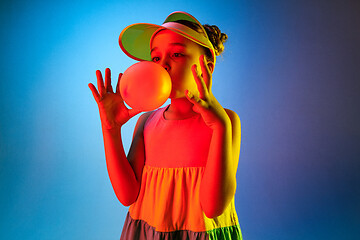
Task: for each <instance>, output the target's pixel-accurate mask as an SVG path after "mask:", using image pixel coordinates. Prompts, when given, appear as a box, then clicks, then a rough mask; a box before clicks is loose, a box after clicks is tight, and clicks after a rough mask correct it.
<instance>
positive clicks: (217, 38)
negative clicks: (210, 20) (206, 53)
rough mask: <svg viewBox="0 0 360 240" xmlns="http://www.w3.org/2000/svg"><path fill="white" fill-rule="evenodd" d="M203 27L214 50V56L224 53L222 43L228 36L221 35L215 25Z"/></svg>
mask: <svg viewBox="0 0 360 240" xmlns="http://www.w3.org/2000/svg"><path fill="white" fill-rule="evenodd" d="M203 27H204V28H205V31H206V34H207V35H208V37H209V40H210V42H211V43H212V45H213V47H214V49H215V55H216V56H219V55H220V54H221V53H222V52H223V51H224V43H225V41H226V40H227V38H228V36H227V35H226V34H225V33H222V32H221V31H220V29H219V28H218V27H217V26H215V25H208V24H204V25H203Z"/></svg>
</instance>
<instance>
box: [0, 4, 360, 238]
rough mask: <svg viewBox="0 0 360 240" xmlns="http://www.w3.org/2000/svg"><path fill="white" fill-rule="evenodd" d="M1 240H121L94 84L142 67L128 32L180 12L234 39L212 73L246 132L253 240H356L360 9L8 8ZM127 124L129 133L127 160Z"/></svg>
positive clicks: (4, 18)
mask: <svg viewBox="0 0 360 240" xmlns="http://www.w3.org/2000/svg"><path fill="white" fill-rule="evenodd" d="M0 7H1V8H0V9H1V11H0V25H1V33H0V35H1V40H0V41H1V42H0V46H1V55H0V57H1V64H0V68H1V80H0V106H1V111H0V130H1V131H0V164H1V165H0V190H1V198H0V238H1V239H90V240H91V239H95V240H96V239H118V238H119V236H120V233H121V229H122V225H123V221H124V218H125V214H126V212H127V208H125V207H123V206H122V205H121V204H120V203H119V202H118V200H117V199H116V197H115V194H114V193H113V190H112V188H111V184H110V181H109V178H108V175H107V170H106V164H105V158H104V149H103V139H102V133H101V127H100V119H99V116H98V109H97V106H96V103H95V101H94V100H93V96H92V94H91V91H90V90H89V88H88V86H87V84H88V83H89V82H93V83H95V82H96V77H95V71H96V69H101V70H102V71H103V70H104V69H105V68H106V67H110V68H111V70H112V73H113V76H117V74H118V73H119V72H123V71H124V70H125V69H126V68H127V67H129V66H130V65H131V64H132V63H134V62H135V61H133V60H130V59H129V58H127V57H126V56H125V54H123V53H122V52H121V50H120V48H119V46H118V43H117V40H118V35H119V33H120V31H121V30H122V29H123V28H124V27H126V26H127V25H129V24H132V23H136V22H151V23H157V24H161V23H162V21H163V20H164V19H165V17H166V16H167V15H168V14H169V13H171V12H173V11H176V10H184V11H187V12H189V13H191V14H193V15H194V16H196V17H197V18H198V19H199V20H200V21H201V22H202V23H210V24H216V25H218V26H219V27H220V29H222V31H224V32H225V33H227V34H228V36H229V39H228V42H227V43H226V50H225V52H224V54H223V55H222V57H220V58H219V61H218V63H217V66H216V68H215V73H214V84H213V91H214V94H215V96H216V97H217V98H218V100H219V102H220V103H221V104H222V105H223V106H224V107H227V108H230V109H233V110H235V111H236V112H237V113H238V114H239V116H240V118H241V122H242V145H241V153H240V164H239V169H238V174H237V181H238V187H237V193H236V208H237V212H238V215H239V220H240V225H241V228H242V232H243V236H244V239H246V240H265V239H276V240H290V239H292V240H293V239H295V240H296V239H299V240H300V239H301V240H304V239H314V240H318V239H327V240H332V239H359V235H360V186H359V185H360V184H359V183H360V177H359V172H360V164H359V161H360V126H359V122H360V106H359V105H360V104H359V103H360V101H359V100H360V99H359V93H360V84H359V80H360V78H359V76H360V74H359V73H360V70H359V68H360V50H359V43H360V14H359V13H360V4H359V1H292V0H288V1H214V2H212V1H192V0H188V1H154V0H153V1H133V2H132V1H121V0H117V1H78V0H73V1H67V0H65V1H62V3H60V1H57V2H56V3H55V2H54V3H51V2H50V1H36V0H35V1H19V0H15V1H8V2H7V3H5V2H1V5H0ZM136 120H137V118H134V119H132V120H131V121H130V122H129V123H128V124H127V125H126V126H125V127H124V129H123V135H124V145H125V148H126V149H128V148H129V144H130V141H131V135H132V131H133V127H134V125H135V122H136Z"/></svg>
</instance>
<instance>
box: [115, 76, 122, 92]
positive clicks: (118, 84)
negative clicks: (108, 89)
mask: <svg viewBox="0 0 360 240" xmlns="http://www.w3.org/2000/svg"><path fill="white" fill-rule="evenodd" d="M122 75H123V74H122V73H120V74H119V77H118V81H117V84H116V94H119V95H120V79H121V77H122ZM120 96H121V95H120Z"/></svg>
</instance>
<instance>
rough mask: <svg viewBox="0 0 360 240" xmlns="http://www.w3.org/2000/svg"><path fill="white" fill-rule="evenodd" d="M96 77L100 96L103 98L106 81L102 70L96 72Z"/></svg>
mask: <svg viewBox="0 0 360 240" xmlns="http://www.w3.org/2000/svg"><path fill="white" fill-rule="evenodd" d="M96 77H97V85H98V90H99V94H100V97H102V96H103V95H104V94H105V92H106V91H105V86H104V81H103V78H102V75H101V72H100V70H96Z"/></svg>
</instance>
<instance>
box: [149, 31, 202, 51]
mask: <svg viewBox="0 0 360 240" xmlns="http://www.w3.org/2000/svg"><path fill="white" fill-rule="evenodd" d="M172 43H181V44H184V45H185V46H186V47H194V46H198V44H196V43H194V42H193V41H191V40H189V39H187V38H186V37H183V36H181V35H180V34H177V33H175V32H173V31H171V30H167V29H165V30H161V31H159V32H158V33H156V35H155V36H154V38H153V40H152V43H151V48H154V47H159V46H166V45H169V44H172Z"/></svg>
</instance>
